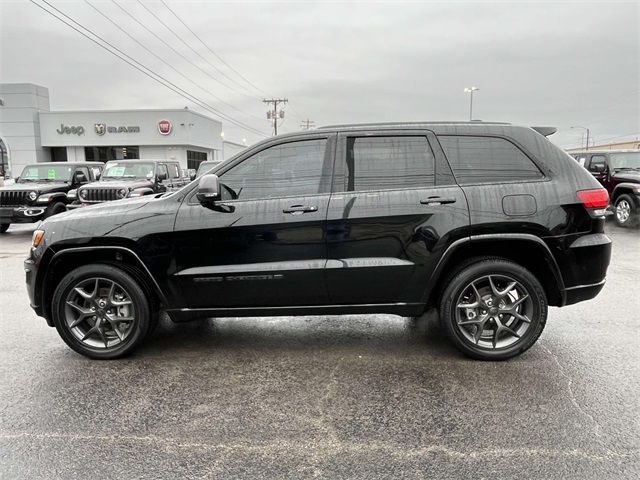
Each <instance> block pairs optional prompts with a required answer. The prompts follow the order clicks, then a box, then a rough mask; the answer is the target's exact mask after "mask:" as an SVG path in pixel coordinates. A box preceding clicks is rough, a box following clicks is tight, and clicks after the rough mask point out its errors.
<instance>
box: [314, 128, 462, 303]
mask: <svg viewBox="0 0 640 480" xmlns="http://www.w3.org/2000/svg"><path fill="white" fill-rule="evenodd" d="M434 143H435V145H436V147H437V141H436V140H435V135H434V134H433V133H432V132H430V131H427V130H411V131H406V130H403V131H386V132H380V131H372V132H357V133H342V134H340V135H339V137H338V149H337V153H336V175H335V180H334V193H333V195H332V197H331V201H330V203H329V211H328V214H327V257H328V260H327V269H326V276H327V288H328V290H329V299H330V302H331V303H332V304H338V305H340V304H414V303H420V302H422V301H423V300H424V299H423V296H424V292H425V288H426V283H427V281H428V279H429V276H430V274H431V272H432V270H433V269H434V268H435V262H436V261H437V259H438V258H439V257H440V255H441V254H442V253H443V251H444V249H445V248H446V246H447V245H448V244H449V243H450V242H451V241H453V240H455V239H456V238H460V237H463V236H467V235H468V231H469V211H468V208H467V203H466V200H465V197H464V194H463V192H462V190H461V188H460V187H459V186H457V185H456V184H455V181H454V179H453V175H452V172H451V169H450V168H449V166H448V165H447V163H446V160H445V158H444V155H443V153H442V151H441V150H440V149H439V148H437V149H436V150H434V149H432V144H434Z"/></svg>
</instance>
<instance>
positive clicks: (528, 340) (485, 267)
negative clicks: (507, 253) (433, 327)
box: [440, 260, 548, 360]
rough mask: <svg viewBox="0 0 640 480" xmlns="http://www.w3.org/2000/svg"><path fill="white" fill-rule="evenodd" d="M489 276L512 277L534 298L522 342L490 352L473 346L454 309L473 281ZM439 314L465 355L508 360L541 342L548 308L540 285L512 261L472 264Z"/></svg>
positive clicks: (447, 293) (448, 292) (448, 291)
mask: <svg viewBox="0 0 640 480" xmlns="http://www.w3.org/2000/svg"><path fill="white" fill-rule="evenodd" d="M486 275H506V276H509V277H512V278H513V279H514V280H517V281H518V282H520V283H521V284H522V285H523V286H524V287H525V288H526V289H527V291H528V292H529V296H530V298H531V299H532V304H533V315H532V317H533V318H531V324H530V326H529V329H528V330H527V332H526V333H525V335H524V336H523V337H522V338H521V339H520V340H519V341H517V342H516V343H515V344H513V345H511V346H509V347H505V348H500V349H495V350H493V349H492V350H489V349H486V348H482V347H478V346H476V345H473V344H471V343H470V342H469V340H468V339H467V338H466V337H464V336H463V334H462V333H461V332H460V330H459V328H458V327H457V325H456V323H457V320H456V316H455V313H456V312H455V309H456V304H457V299H458V297H459V296H460V294H461V293H462V291H463V290H464V289H465V288H466V286H467V285H468V284H469V283H470V282H471V281H472V280H473V279H477V278H480V277H482V276H486ZM440 312H441V313H440V314H441V320H442V324H443V326H444V328H445V329H446V331H447V333H448V334H449V337H450V338H451V340H452V341H453V342H454V344H455V345H456V346H457V347H458V348H460V349H461V350H462V351H463V352H464V353H465V354H467V355H469V356H471V357H473V358H476V359H480V360H506V359H508V358H511V357H514V356H516V355H519V354H521V353H522V352H524V351H525V350H527V349H529V348H530V347H531V346H532V345H533V344H534V343H535V342H536V341H537V340H538V337H539V336H540V334H541V333H542V330H543V329H544V326H545V323H546V319H547V313H548V307H547V299H546V295H545V293H544V290H543V288H542V286H541V285H540V282H538V280H537V279H536V278H535V277H534V276H533V275H532V274H531V273H530V272H529V271H528V270H526V269H524V268H522V267H520V266H519V265H517V264H515V263H512V262H509V261H502V260H490V261H483V262H479V263H475V264H472V265H470V266H469V267H467V268H465V269H464V270H463V271H461V272H460V273H459V274H457V275H456V276H455V277H454V278H453V279H452V280H451V282H450V283H449V285H448V286H447V288H446V289H445V292H444V294H443V297H442V304H441V308H440Z"/></svg>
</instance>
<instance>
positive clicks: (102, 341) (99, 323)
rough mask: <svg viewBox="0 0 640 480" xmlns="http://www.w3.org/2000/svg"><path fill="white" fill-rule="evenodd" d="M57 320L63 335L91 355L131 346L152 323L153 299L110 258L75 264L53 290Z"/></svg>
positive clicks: (113, 354) (115, 353)
mask: <svg viewBox="0 0 640 480" xmlns="http://www.w3.org/2000/svg"><path fill="white" fill-rule="evenodd" d="M52 314H53V323H54V324H55V327H56V329H57V330H58V333H59V334H60V336H61V337H62V339H63V340H64V341H65V342H66V343H67V345H69V346H70V347H71V348H72V349H74V350H75V351H76V352H78V353H81V354H82V355H85V356H87V357H90V358H96V359H105V360H106V359H113V358H118V357H122V356H124V355H126V354H128V353H129V352H131V351H132V350H133V349H134V348H135V347H136V346H137V345H138V344H139V343H140V342H141V341H142V340H143V339H144V337H145V336H146V335H147V333H148V331H149V327H150V324H151V312H150V310H149V302H148V300H147V298H146V296H145V294H144V292H143V291H142V289H141V288H140V285H139V284H138V282H137V281H136V280H135V279H134V278H133V277H131V276H130V275H129V274H127V273H125V272H123V271H122V270H120V269H118V268H115V267H113V266H111V265H106V264H92V265H86V266H83V267H79V268H76V269H75V270H73V271H71V272H70V273H68V274H67V275H66V276H65V277H64V278H63V279H62V281H61V282H60V284H59V285H58V287H57V288H56V290H55V292H54V294H53V301H52Z"/></svg>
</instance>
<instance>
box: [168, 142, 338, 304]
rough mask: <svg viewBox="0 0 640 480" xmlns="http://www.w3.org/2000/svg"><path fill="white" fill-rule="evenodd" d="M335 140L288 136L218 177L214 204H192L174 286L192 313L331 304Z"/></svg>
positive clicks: (185, 208) (176, 237)
mask: <svg viewBox="0 0 640 480" xmlns="http://www.w3.org/2000/svg"><path fill="white" fill-rule="evenodd" d="M334 146H335V135H331V134H312V135H305V136H302V137H300V138H295V137H294V138H287V139H281V140H279V141H275V142H274V143H271V144H267V146H265V147H262V149H261V150H258V151H254V152H248V153H247V156H246V157H245V158H244V159H242V160H241V161H240V162H239V163H235V164H233V165H230V166H229V167H227V168H226V169H225V170H222V171H220V172H218V175H219V177H220V183H221V187H222V200H221V202H219V203H218V204H217V205H216V206H214V207H204V206H202V205H201V204H200V203H198V202H197V200H196V198H195V191H194V192H193V195H191V198H189V199H187V200H185V201H184V202H183V204H182V206H181V207H180V210H179V212H178V215H177V218H176V225H175V231H174V233H173V240H172V244H173V246H174V247H173V248H174V249H175V252H176V254H175V265H173V266H171V268H170V271H172V272H173V273H172V274H171V275H170V277H169V278H170V282H171V283H172V285H173V288H174V289H175V291H177V292H179V295H178V296H179V297H180V298H182V299H184V301H185V304H186V306H187V307H189V308H265V307H278V306H303V305H324V304H326V303H327V300H328V297H327V290H326V285H325V279H324V267H325V264H326V254H327V251H326V240H325V239H326V214H327V207H328V204H329V197H330V195H331V194H330V191H331V178H332V169H333V159H334V156H333V155H334V151H335V148H334Z"/></svg>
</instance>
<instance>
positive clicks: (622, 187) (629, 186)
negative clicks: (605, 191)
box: [611, 182, 640, 203]
mask: <svg viewBox="0 0 640 480" xmlns="http://www.w3.org/2000/svg"><path fill="white" fill-rule="evenodd" d="M623 193H628V194H631V196H632V197H633V198H636V203H637V202H638V198H637V196H638V195H640V183H631V182H622V183H619V184H617V185H616V186H615V188H614V189H613V193H612V194H611V203H613V202H614V201H615V199H616V198H618V197H619V196H620V195H622V194H623Z"/></svg>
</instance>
